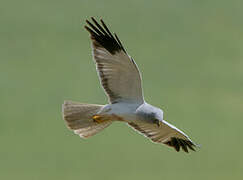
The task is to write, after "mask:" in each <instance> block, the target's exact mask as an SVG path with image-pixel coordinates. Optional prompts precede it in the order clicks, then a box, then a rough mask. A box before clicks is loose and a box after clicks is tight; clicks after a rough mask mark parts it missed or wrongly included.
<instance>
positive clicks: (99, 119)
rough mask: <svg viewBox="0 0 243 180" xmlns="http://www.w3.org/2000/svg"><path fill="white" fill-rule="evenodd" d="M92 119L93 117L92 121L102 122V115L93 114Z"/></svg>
mask: <svg viewBox="0 0 243 180" xmlns="http://www.w3.org/2000/svg"><path fill="white" fill-rule="evenodd" d="M92 119H93V121H94V122H96V123H102V122H103V121H102V117H101V116H99V115H94V116H93V117H92Z"/></svg>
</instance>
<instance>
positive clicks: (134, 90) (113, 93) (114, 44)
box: [85, 18, 144, 104]
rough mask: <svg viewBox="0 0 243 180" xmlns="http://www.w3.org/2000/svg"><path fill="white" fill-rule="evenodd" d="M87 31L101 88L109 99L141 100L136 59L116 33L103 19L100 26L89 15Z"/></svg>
mask: <svg viewBox="0 0 243 180" xmlns="http://www.w3.org/2000/svg"><path fill="white" fill-rule="evenodd" d="M91 19H92V21H93V23H91V22H90V21H88V20H87V21H86V22H87V24H88V26H85V28H86V30H87V31H88V32H89V33H90V37H91V40H92V50H93V58H94V61H95V62H96V68H97V71H98V75H99V78H100V82H101V84H102V87H103V88H104V90H105V92H106V94H107V96H108V98H109V101H110V102H111V103H113V104H114V103H117V102H120V101H133V102H137V103H141V104H142V103H143V101H144V100H143V91H142V83H141V75H140V72H139V70H138V67H137V65H136V63H135V61H134V60H133V59H132V58H131V57H130V56H129V55H128V54H127V53H126V51H125V49H124V47H123V45H122V43H121V41H120V40H119V38H118V36H117V35H116V34H114V36H115V37H114V36H113V35H112V33H111V32H110V30H109V29H108V27H107V26H106V24H105V23H104V21H103V20H101V25H100V24H99V23H98V22H97V21H96V20H95V19H94V18H91Z"/></svg>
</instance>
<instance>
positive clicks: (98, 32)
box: [84, 17, 126, 54]
mask: <svg viewBox="0 0 243 180" xmlns="http://www.w3.org/2000/svg"><path fill="white" fill-rule="evenodd" d="M91 20H92V21H93V23H91V22H90V21H89V20H86V23H87V25H85V26H84V28H85V29H86V30H87V31H88V32H89V33H90V35H91V38H92V40H94V41H95V43H94V45H100V46H102V47H104V48H105V49H106V50H108V51H109V52H110V53H111V54H114V53H116V52H117V51H121V50H122V51H124V52H126V51H125V49H124V47H123V45H122V43H121V41H120V40H119V38H118V37H117V35H115V38H114V36H113V35H112V33H111V32H110V30H109V28H108V27H107V26H106V24H105V22H104V21H103V19H100V23H101V25H100V24H99V23H98V22H97V21H96V19H95V18H94V17H91Z"/></svg>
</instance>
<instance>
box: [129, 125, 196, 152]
mask: <svg viewBox="0 0 243 180" xmlns="http://www.w3.org/2000/svg"><path fill="white" fill-rule="evenodd" d="M128 125H129V126H130V127H132V128H133V129H135V130H136V131H138V132H139V133H141V134H143V135H144V136H145V137H147V138H149V139H150V140H151V141H152V142H154V143H162V144H165V145H167V146H169V147H173V148H175V150H176V151H177V152H178V151H180V148H182V150H183V151H185V152H187V153H188V148H189V149H191V150H193V151H195V149H194V147H196V146H197V145H196V144H194V143H193V142H192V141H191V139H190V138H189V137H188V136H187V135H186V134H185V133H183V132H182V131H180V130H179V129H177V128H176V127H175V126H173V125H171V124H169V123H168V122H166V121H161V124H160V125H159V126H158V125H157V124H152V123H148V122H142V121H134V122H130V123H128Z"/></svg>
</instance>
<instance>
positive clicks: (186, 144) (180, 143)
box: [164, 137, 197, 153]
mask: <svg viewBox="0 0 243 180" xmlns="http://www.w3.org/2000/svg"><path fill="white" fill-rule="evenodd" d="M164 144H166V145H168V146H170V147H173V148H174V149H175V150H176V151H177V152H179V151H180V148H182V150H183V151H184V152H186V153H189V151H188V148H189V149H190V150H192V151H196V150H195V148H196V147H197V145H195V144H194V143H193V142H192V141H190V140H184V139H181V138H175V137H172V138H171V139H170V140H169V141H167V142H165V143H164Z"/></svg>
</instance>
